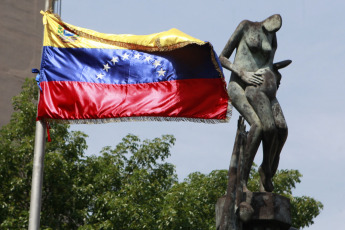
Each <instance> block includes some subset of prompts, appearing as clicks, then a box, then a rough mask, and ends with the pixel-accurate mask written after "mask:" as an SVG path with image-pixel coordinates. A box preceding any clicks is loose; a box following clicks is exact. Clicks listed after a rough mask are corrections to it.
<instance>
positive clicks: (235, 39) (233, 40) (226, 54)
mask: <svg viewBox="0 0 345 230" xmlns="http://www.w3.org/2000/svg"><path fill="white" fill-rule="evenodd" d="M246 23H247V21H242V22H241V23H240V24H239V25H238V26H237V28H236V30H235V32H234V33H233V34H232V35H231V37H230V38H229V40H228V42H227V43H226V45H225V47H224V49H223V51H222V53H221V54H220V55H219V60H220V63H221V64H222V66H223V67H224V68H225V69H228V70H230V71H232V72H234V73H236V74H237V75H238V76H240V75H241V74H240V71H241V70H239V69H238V68H236V66H235V65H234V64H233V63H231V62H230V60H229V58H230V56H231V55H232V53H233V52H234V50H235V49H236V48H237V47H238V45H239V43H240V41H241V39H242V37H243V30H244V27H245V24H246Z"/></svg>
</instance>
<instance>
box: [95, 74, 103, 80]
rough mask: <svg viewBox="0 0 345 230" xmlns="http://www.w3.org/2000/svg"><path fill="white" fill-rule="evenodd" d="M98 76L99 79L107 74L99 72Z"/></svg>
mask: <svg viewBox="0 0 345 230" xmlns="http://www.w3.org/2000/svg"><path fill="white" fill-rule="evenodd" d="M96 76H97V79H103V77H104V76H105V75H103V74H102V73H99V74H98V75H96Z"/></svg>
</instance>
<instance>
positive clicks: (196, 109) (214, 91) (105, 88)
mask: <svg viewBox="0 0 345 230" xmlns="http://www.w3.org/2000/svg"><path fill="white" fill-rule="evenodd" d="M225 85H226V84H225V82H224V80H223V79H222V78H217V79H187V80H174V81H163V82H154V83H143V84H118V85H116V84H100V83H87V82H71V81H51V82H41V87H42V91H41V95H40V102H39V105H38V116H37V119H39V120H41V119H65V120H66V119H67V120H71V119H105V118H119V117H121V118H123V117H142V116H149V117H188V118H202V119H226V113H227V106H228V96H227V94H226V90H224V88H225Z"/></svg>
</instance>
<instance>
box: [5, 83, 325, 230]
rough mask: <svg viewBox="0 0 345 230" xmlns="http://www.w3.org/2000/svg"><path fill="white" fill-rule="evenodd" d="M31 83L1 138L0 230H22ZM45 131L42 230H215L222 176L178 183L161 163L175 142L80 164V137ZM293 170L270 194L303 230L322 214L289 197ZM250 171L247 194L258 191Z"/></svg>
mask: <svg viewBox="0 0 345 230" xmlns="http://www.w3.org/2000/svg"><path fill="white" fill-rule="evenodd" d="M37 95H38V92H37V86H36V84H35V81H34V80H33V79H32V80H26V82H25V84H24V86H23V90H22V92H21V94H20V95H18V96H17V97H15V98H14V100H13V105H14V109H15V112H14V113H13V115H12V119H11V122H10V123H9V124H8V125H6V126H3V127H2V128H1V130H0V184H1V190H0V229H27V226H28V211H29V204H30V200H29V199H30V189H31V174H32V159H33V145H34V131H35V117H36V107H37ZM68 128H69V126H68V125H64V124H59V123H51V129H50V133H51V136H52V139H53V141H52V142H50V143H47V145H46V151H45V152H46V154H45V169H44V184H43V195H42V198H43V202H42V212H41V228H42V229H133V230H135V229H215V203H216V201H217V199H218V198H219V197H221V196H222V195H224V193H225V191H226V185H227V170H215V171H213V172H211V173H210V174H202V173H199V172H195V173H191V174H190V175H189V176H188V177H187V178H186V179H185V180H184V181H183V182H179V181H178V180H177V175H176V173H175V170H174V165H172V164H169V163H167V162H166V159H167V158H168V157H169V156H170V148H171V146H172V145H173V144H174V143H175V138H174V137H173V136H170V135H164V136H162V137H161V138H155V139H153V140H144V141H141V140H140V139H139V138H138V137H137V136H135V135H127V136H126V137H124V138H123V140H122V141H121V142H120V143H119V144H117V145H116V146H115V147H114V148H112V147H109V146H107V147H104V148H103V150H102V151H101V153H100V154H98V155H97V156H96V155H93V156H85V155H84V152H85V150H86V148H87V145H86V141H85V138H86V135H85V134H83V133H81V132H69V130H68ZM300 178H301V174H300V173H299V172H298V171H297V170H281V171H279V172H278V173H277V175H276V177H275V178H274V184H275V188H276V193H279V194H282V195H284V196H287V197H289V198H290V199H291V201H292V217H293V224H294V226H296V227H304V226H309V225H310V224H312V223H313V219H314V218H315V217H316V216H317V215H318V214H319V212H320V210H321V209H322V204H321V203H320V202H318V201H316V200H315V199H313V198H310V197H307V196H302V197H295V196H293V195H292V190H293V188H295V186H296V184H297V183H300ZM258 186H259V185H258V173H257V170H256V168H253V170H252V173H251V180H250V183H249V187H250V189H252V190H253V191H254V190H257V189H258Z"/></svg>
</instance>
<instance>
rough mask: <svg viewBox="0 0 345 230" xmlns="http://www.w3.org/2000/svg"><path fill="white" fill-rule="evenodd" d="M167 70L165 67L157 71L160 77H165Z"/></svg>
mask: <svg viewBox="0 0 345 230" xmlns="http://www.w3.org/2000/svg"><path fill="white" fill-rule="evenodd" d="M165 72H166V71H164V70H163V68H161V70H159V71H157V73H158V74H159V77H160V76H163V77H164V76H165Z"/></svg>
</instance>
